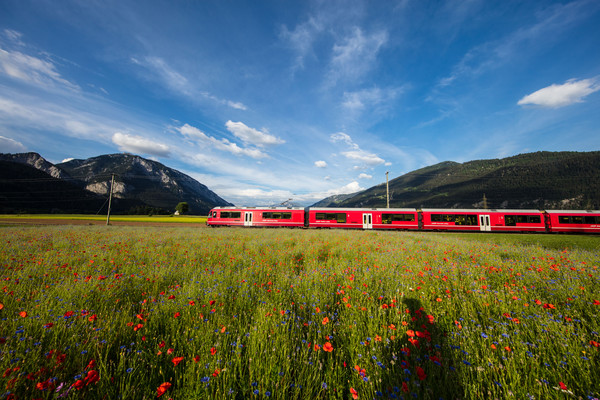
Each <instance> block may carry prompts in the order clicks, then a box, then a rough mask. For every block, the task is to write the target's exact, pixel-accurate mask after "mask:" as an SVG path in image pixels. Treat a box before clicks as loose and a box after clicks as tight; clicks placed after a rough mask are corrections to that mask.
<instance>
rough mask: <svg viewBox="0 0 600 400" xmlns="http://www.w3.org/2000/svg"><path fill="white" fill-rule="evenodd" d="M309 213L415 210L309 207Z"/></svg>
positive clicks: (409, 210)
mask: <svg viewBox="0 0 600 400" xmlns="http://www.w3.org/2000/svg"><path fill="white" fill-rule="evenodd" d="M309 209H310V210H311V211H313V210H314V211H392V212H394V211H400V212H417V209H416V208H351V207H309Z"/></svg>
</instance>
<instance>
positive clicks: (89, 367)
mask: <svg viewBox="0 0 600 400" xmlns="http://www.w3.org/2000/svg"><path fill="white" fill-rule="evenodd" d="M95 368H96V360H90V362H89V363H88V365H87V367H85V369H95Z"/></svg>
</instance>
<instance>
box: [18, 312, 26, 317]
mask: <svg viewBox="0 0 600 400" xmlns="http://www.w3.org/2000/svg"><path fill="white" fill-rule="evenodd" d="M19 315H20V316H21V317H23V318H27V311H21V312H20V313H19Z"/></svg>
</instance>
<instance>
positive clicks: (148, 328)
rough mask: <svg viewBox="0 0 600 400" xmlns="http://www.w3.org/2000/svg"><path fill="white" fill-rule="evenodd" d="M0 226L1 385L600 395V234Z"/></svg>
mask: <svg viewBox="0 0 600 400" xmlns="http://www.w3.org/2000/svg"><path fill="white" fill-rule="evenodd" d="M156 218H157V217H152V220H155V219H156ZM166 218H168V219H170V220H173V218H169V217H166ZM111 219H112V218H111ZM169 222H170V221H169ZM0 235H1V236H0V265H1V266H2V268H1V272H0V373H1V374H2V377H1V378H0V385H1V386H0V399H36V398H40V399H57V398H67V399H69V398H81V399H83V398H85V399H153V398H157V397H159V398H172V399H227V398H230V399H252V398H256V399H265V398H273V399H390V398H391V399H440V398H442V399H487V398H490V399H505V398H514V399H527V398H531V399H568V398H573V399H579V398H580V399H594V398H599V397H600V348H599V346H600V344H599V342H600V318H599V314H600V271H599V269H598V267H599V265H600V253H599V252H598V241H599V240H600V238H598V237H593V236H591V237H588V236H560V235H556V236H555V235H492V234H487V235H486V234H481V235H471V234H466V235H463V234H439V233H429V232H388V231H385V232H374V231H345V230H344V231H342V230H312V229H311V230H304V229H243V228H220V229H208V228H205V227H202V228H188V227H180V228H167V227H160V228H156V227H121V226H109V227H106V226H51V227H27V226H19V227H10V226H9V227H1V228H0Z"/></svg>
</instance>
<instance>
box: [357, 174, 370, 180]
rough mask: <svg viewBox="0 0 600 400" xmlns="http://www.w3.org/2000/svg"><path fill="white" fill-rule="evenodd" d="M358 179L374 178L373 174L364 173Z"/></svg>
mask: <svg viewBox="0 0 600 400" xmlns="http://www.w3.org/2000/svg"><path fill="white" fill-rule="evenodd" d="M358 179H373V175H369V174H365V173H362V174H360V175H359V176H358Z"/></svg>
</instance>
